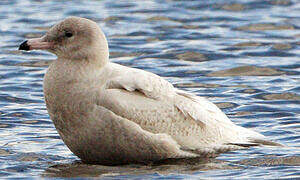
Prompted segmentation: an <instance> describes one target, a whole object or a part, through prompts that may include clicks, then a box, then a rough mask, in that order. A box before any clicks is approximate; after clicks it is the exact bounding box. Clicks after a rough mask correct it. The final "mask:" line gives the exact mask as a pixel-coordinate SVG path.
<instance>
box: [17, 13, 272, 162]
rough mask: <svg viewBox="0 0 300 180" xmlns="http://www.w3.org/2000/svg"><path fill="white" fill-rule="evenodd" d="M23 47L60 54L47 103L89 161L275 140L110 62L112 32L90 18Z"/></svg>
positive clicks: (210, 151)
mask: <svg viewBox="0 0 300 180" xmlns="http://www.w3.org/2000/svg"><path fill="white" fill-rule="evenodd" d="M20 49H22V50H31V49H47V50H49V51H50V52H53V53H55V54H56V55H57V56H58V60H57V61H55V62H54V63H53V64H51V66H50V68H49V69H48V72H47V73H46V75H45V80H44V93H45V99H46V104H47V108H48V112H49V114H50V117H51V119H52V120H53V122H54V124H55V127H56V129H57V130H58V132H59V134H60V136H61V138H62V139H63V141H64V142H65V143H66V145H67V146H68V147H69V148H70V149H71V151H72V152H73V153H74V154H76V155H77V156H79V157H80V158H81V159H82V160H83V161H84V162H88V163H102V164H119V163H129V162H145V161H155V160H162V159H167V158H186V157H199V156H213V155H214V154H216V153H220V152H225V151H228V150H232V149H239V148H243V147H248V146H252V145H257V144H260V143H261V144H270V143H271V142H269V141H266V140H263V139H264V136H263V135H261V134H259V133H256V132H254V131H251V130H248V129H245V128H242V127H239V126H236V125H234V124H233V123H232V122H231V121H230V120H229V119H228V118H227V117H226V115H225V114H224V113H222V112H221V111H220V109H218V108H217V107H216V106H215V105H214V104H212V103H211V102H209V101H207V100H206V99H204V98H201V97H198V96H195V95H193V94H189V93H187V92H184V91H180V90H177V89H175V88H174V87H173V86H172V85H171V84H170V83H169V82H167V81H166V80H164V79H163V78H161V77H159V76H157V75H155V74H152V73H149V72H146V71H143V70H139V69H133V68H128V67H125V66H121V65H118V64H114V63H110V62H109V60H108V45H107V41H106V39H105V36H104V34H103V33H102V31H101V30H100V29H99V27H98V26H97V24H96V23H95V22H92V21H90V20H87V19H84V18H77V17H71V18H67V19H66V20H64V21H62V22H60V23H59V24H57V25H56V26H54V27H53V28H51V29H50V30H49V32H48V33H47V34H46V35H45V36H43V37H42V38H37V39H31V40H28V41H25V42H24V43H23V44H21V45H20ZM271 144H272V143H271Z"/></svg>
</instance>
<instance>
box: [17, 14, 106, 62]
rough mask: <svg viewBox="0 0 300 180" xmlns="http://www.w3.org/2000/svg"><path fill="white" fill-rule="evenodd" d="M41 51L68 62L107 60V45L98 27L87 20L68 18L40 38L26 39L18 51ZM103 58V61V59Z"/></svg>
mask: <svg viewBox="0 0 300 180" xmlns="http://www.w3.org/2000/svg"><path fill="white" fill-rule="evenodd" d="M34 49H42V50H47V51H49V52H52V53H54V54H56V55H57V57H58V59H68V60H80V61H81V60H83V61H84V60H99V59H100V60H102V61H103V60H104V61H106V60H108V45H107V41H106V38H105V35H104V33H103V32H102V31H101V29H100V28H99V26H98V25H97V24H96V23H95V22H94V21H91V20H89V19H85V18H79V17H69V18H66V19H65V20H63V21H61V22H59V23H58V24H56V25H54V26H53V27H52V28H51V29H50V30H49V31H48V32H47V33H46V34H45V35H44V36H42V37H41V38H34V39H28V40H27V41H25V42H23V43H22V44H21V45H20V47H19V50H26V51H29V50H34ZM103 58H105V59H103Z"/></svg>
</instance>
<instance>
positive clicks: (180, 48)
mask: <svg viewBox="0 0 300 180" xmlns="http://www.w3.org/2000/svg"><path fill="white" fill-rule="evenodd" d="M0 12H1V13H0V118H1V120H0V137H1V138H0V159H1V161H0V178H32V177H44V178H47V177H101V178H104V179H105V178H107V179H111V178H118V179H162V178H168V179H199V178H204V179H205V178H211V179H233V178H234V179H241V178H245V179H255V178H258V179H261V178H268V179H274V178H297V177H298V178H300V149H299V148H300V115H299V114H300V113H299V112H300V105H299V104H300V103H299V102H300V95H299V94H300V76H299V74H300V48H299V45H300V29H299V25H300V13H299V12H300V2H299V1H297V0H236V1H225V0H219V1H217V0H211V1H195V0H190V1H177V0H167V1H163V0H145V1H123V0H121V1H109V0H103V1H100V0H90V1H84V0H74V1H71V0H66V1H60V0H47V1H41V0H1V1H0ZM68 16H80V17H86V18H90V19H92V20H94V21H96V22H97V23H98V24H99V26H101V28H102V29H103V31H104V32H105V34H106V36H107V39H108V42H109V47H110V57H111V61H113V62H116V63H120V64H123V65H126V66H130V67H135V68H140V69H144V70H147V71H150V72H153V73H156V74H158V75H160V76H163V77H165V78H166V79H168V80H169V81H170V82H172V84H173V85H174V86H175V87H177V88H179V89H184V90H186V91H189V92H193V93H195V94H197V95H200V96H205V97H207V98H209V99H210V100H211V101H213V102H214V103H216V104H217V105H218V106H219V107H220V108H222V110H223V111H224V112H225V113H226V114H227V115H228V116H229V117H230V119H232V121H234V122H235V123H236V124H238V125H241V126H244V127H247V128H251V129H253V130H255V131H258V132H260V133H262V134H264V135H265V136H267V137H268V138H269V139H271V140H274V141H276V142H279V143H281V144H284V145H286V147H280V148H279V147H254V148H250V149H246V150H240V151H233V152H230V153H224V154H221V155H220V156H218V157H217V158H215V159H203V161H201V162H199V161H198V162H181V163H175V164H174V163H168V164H161V165H152V166H151V165H147V166H146V165H126V166H113V167H109V166H101V165H86V164H82V163H81V162H80V161H79V160H78V158H77V157H76V156H74V155H73V154H72V153H71V152H70V151H69V150H68V148H67V147H66V146H65V145H64V143H63V142H62V140H61V139H60V137H59V135H58V134H57V132H56V130H55V128H54V125H53V124H52V122H51V120H50V119H49V116H48V114H47V110H46V107H45V104H44V99H43V90H42V85H43V82H42V80H43V76H44V73H45V71H46V68H47V66H48V65H49V63H51V61H52V60H54V59H55V58H56V57H55V56H54V55H53V54H50V53H48V52H44V51H32V52H20V51H18V50H17V49H18V45H19V44H20V43H21V42H22V41H23V40H25V39H28V38H34V37H40V36H41V35H43V34H44V33H45V32H46V31H47V29H49V27H51V26H52V25H54V24H55V23H57V22H58V21H59V20H62V19H64V18H66V17H68Z"/></svg>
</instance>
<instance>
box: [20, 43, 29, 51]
mask: <svg viewBox="0 0 300 180" xmlns="http://www.w3.org/2000/svg"><path fill="white" fill-rule="evenodd" d="M19 50H24V51H29V50H30V47H29V46H28V44H27V41H24V42H22V44H21V45H20V46H19Z"/></svg>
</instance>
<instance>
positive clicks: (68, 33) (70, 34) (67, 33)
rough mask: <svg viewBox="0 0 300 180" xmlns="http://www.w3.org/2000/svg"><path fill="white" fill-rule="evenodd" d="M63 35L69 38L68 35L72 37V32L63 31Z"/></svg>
mask: <svg viewBox="0 0 300 180" xmlns="http://www.w3.org/2000/svg"><path fill="white" fill-rule="evenodd" d="M65 36H66V37H68V38H69V37H72V36H73V34H72V33H71V32H66V33H65Z"/></svg>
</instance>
